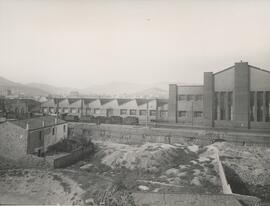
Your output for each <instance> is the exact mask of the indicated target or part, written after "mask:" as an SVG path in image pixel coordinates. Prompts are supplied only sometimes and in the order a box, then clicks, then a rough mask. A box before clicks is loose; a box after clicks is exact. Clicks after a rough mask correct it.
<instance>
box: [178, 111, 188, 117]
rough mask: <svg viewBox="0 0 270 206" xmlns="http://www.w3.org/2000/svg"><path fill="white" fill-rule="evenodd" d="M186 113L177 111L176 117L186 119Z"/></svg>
mask: <svg viewBox="0 0 270 206" xmlns="http://www.w3.org/2000/svg"><path fill="white" fill-rule="evenodd" d="M186 115H187V111H179V112H178V117H186Z"/></svg>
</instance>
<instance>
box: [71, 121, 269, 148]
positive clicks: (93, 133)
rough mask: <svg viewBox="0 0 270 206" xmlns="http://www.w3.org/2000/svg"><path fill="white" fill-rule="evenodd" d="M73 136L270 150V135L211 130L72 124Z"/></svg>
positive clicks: (129, 142) (130, 142) (119, 140)
mask: <svg viewBox="0 0 270 206" xmlns="http://www.w3.org/2000/svg"><path fill="white" fill-rule="evenodd" d="M69 128H71V133H70V135H71V136H74V137H76V136H80V135H84V136H85V137H87V138H89V139H92V140H103V141H105V140H109V141H115V142H120V143H128V144H133V143H134V144H140V143H144V142H163V143H183V142H187V141H188V142H192V143H195V144H200V145H206V144H211V143H212V140H213V139H224V140H226V141H228V142H232V143H235V144H238V145H243V142H245V144H246V145H259V146H268V147H269V146H270V134H261V133H249V132H229V131H218V130H216V131H215V130H208V129H166V128H145V127H136V126H126V125H106V124H102V125H100V126H99V127H97V126H96V125H95V124H87V123H69Z"/></svg>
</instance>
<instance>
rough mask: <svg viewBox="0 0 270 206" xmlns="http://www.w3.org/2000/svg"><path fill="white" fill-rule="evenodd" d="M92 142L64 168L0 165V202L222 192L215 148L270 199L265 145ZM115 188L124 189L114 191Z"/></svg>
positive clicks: (247, 183) (254, 188) (67, 201)
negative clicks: (89, 152)
mask: <svg viewBox="0 0 270 206" xmlns="http://www.w3.org/2000/svg"><path fill="white" fill-rule="evenodd" d="M95 144H96V146H97V152H96V154H95V155H94V156H90V157H89V158H87V159H85V160H84V161H80V162H78V163H76V164H74V165H72V166H70V167H68V168H66V169H56V170H53V169H6V168H5V169H3V168H2V169H3V170H0V204H69V205H70V204H71V205H72V204H73V205H75V204H79V205H83V204H85V201H86V200H88V201H89V200H91V201H92V202H95V203H100V202H104V201H105V202H106V198H107V199H108V198H109V199H112V198H111V197H112V196H113V198H115V199H117V196H119V197H121V196H122V195H123V194H124V195H125V196H126V197H127V200H125V201H128V198H129V197H130V196H129V195H128V194H129V193H130V194H131V193H134V194H135V193H137V194H138V193H142V192H143V193H146V192H147V193H149V194H150V193H151V194H152V195H154V194H157V195H158V194H168V193H170V194H172V193H174V194H183V195H184V194H206V195H207V194H215V195H220V194H221V193H222V191H221V183H220V181H219V177H218V174H217V167H216V159H215V155H216V152H217V150H216V149H217V148H219V150H220V156H221V159H222V161H223V164H224V165H225V167H226V170H227V171H228V173H229V176H233V177H234V176H235V174H236V175H237V177H238V179H237V181H239V180H240V182H241V183H243V184H244V185H245V188H246V189H247V191H246V192H247V193H248V194H251V195H254V194H256V191H257V190H258V188H261V190H259V191H260V192H262V194H264V195H261V198H263V199H265V200H268V198H269V196H268V195H267V194H270V190H268V189H269V188H268V187H267V186H268V185H269V177H270V172H269V165H270V164H269V159H270V157H269V152H270V150H269V149H267V148H258V147H243V146H233V145H230V144H227V143H215V144H213V145H209V146H197V145H189V144H184V143H183V144H174V145H169V144H162V143H145V144H143V145H126V144H117V143H112V142H95ZM231 171H233V172H234V173H233V174H231V173H230V172H231ZM229 180H232V181H236V180H234V179H231V178H229ZM237 181H236V182H237ZM254 185H255V186H254ZM259 186H261V187H259ZM265 186H266V187H265ZM118 189H120V190H124V193H117V192H116V190H118ZM125 191H127V192H125ZM170 198H172V197H170ZM135 200H136V198H135ZM117 201H118V200H117ZM117 201H116V202H117ZM136 202H137V201H136ZM122 203H123V202H122ZM137 203H138V202H137ZM119 205H133V204H128V203H127V202H126V203H125V202H124V203H123V204H119Z"/></svg>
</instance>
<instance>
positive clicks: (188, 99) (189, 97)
mask: <svg viewBox="0 0 270 206" xmlns="http://www.w3.org/2000/svg"><path fill="white" fill-rule="evenodd" d="M194 100H195V96H194V95H187V101H194Z"/></svg>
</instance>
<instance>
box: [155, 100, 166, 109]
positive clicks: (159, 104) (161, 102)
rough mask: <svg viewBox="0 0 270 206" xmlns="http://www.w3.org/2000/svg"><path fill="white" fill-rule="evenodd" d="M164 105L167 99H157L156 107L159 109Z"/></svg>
mask: <svg viewBox="0 0 270 206" xmlns="http://www.w3.org/2000/svg"><path fill="white" fill-rule="evenodd" d="M165 104H168V99H157V106H158V107H161V106H163V105H165Z"/></svg>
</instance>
